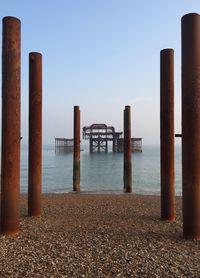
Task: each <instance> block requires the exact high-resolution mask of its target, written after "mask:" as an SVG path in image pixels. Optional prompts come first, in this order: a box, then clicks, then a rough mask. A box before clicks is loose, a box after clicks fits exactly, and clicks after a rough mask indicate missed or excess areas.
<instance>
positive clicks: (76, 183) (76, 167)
mask: <svg viewBox="0 0 200 278" xmlns="http://www.w3.org/2000/svg"><path fill="white" fill-rule="evenodd" d="M73 190H74V191H80V110H79V106H74V161H73Z"/></svg>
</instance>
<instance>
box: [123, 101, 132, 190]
mask: <svg viewBox="0 0 200 278" xmlns="http://www.w3.org/2000/svg"><path fill="white" fill-rule="evenodd" d="M124 191H125V192H127V193H131V192H132V145H131V107H130V106H126V107H125V110H124Z"/></svg>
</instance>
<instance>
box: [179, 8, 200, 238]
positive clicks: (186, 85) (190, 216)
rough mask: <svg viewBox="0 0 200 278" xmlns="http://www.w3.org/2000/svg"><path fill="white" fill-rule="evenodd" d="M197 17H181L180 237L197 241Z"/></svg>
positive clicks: (199, 188)
mask: <svg viewBox="0 0 200 278" xmlns="http://www.w3.org/2000/svg"><path fill="white" fill-rule="evenodd" d="M199 69H200V15H199V14H194V13H192V14H187V15H185V16H183V17H182V181H183V235H184V237H185V238H190V239H200V83H199V82H200V70H199Z"/></svg>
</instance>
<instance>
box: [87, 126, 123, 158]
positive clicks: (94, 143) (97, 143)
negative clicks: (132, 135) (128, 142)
mask: <svg viewBox="0 0 200 278" xmlns="http://www.w3.org/2000/svg"><path fill="white" fill-rule="evenodd" d="M121 136H122V132H115V128H114V127H113V126H107V125H106V124H92V125H90V126H84V127H83V139H86V140H88V139H89V144H90V152H91V153H93V152H96V151H97V152H108V141H111V142H112V151H113V152H116V151H117V141H118V139H119V138H120V137H121Z"/></svg>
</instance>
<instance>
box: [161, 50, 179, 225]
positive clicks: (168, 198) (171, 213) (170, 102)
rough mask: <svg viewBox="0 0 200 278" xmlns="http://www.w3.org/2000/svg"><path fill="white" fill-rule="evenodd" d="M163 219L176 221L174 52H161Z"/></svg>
mask: <svg viewBox="0 0 200 278" xmlns="http://www.w3.org/2000/svg"><path fill="white" fill-rule="evenodd" d="M160 165H161V171H160V172H161V218H162V219H163V220H170V221H174V220H175V189H174V50H173V49H163V50H162V51H161V52H160Z"/></svg>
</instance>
